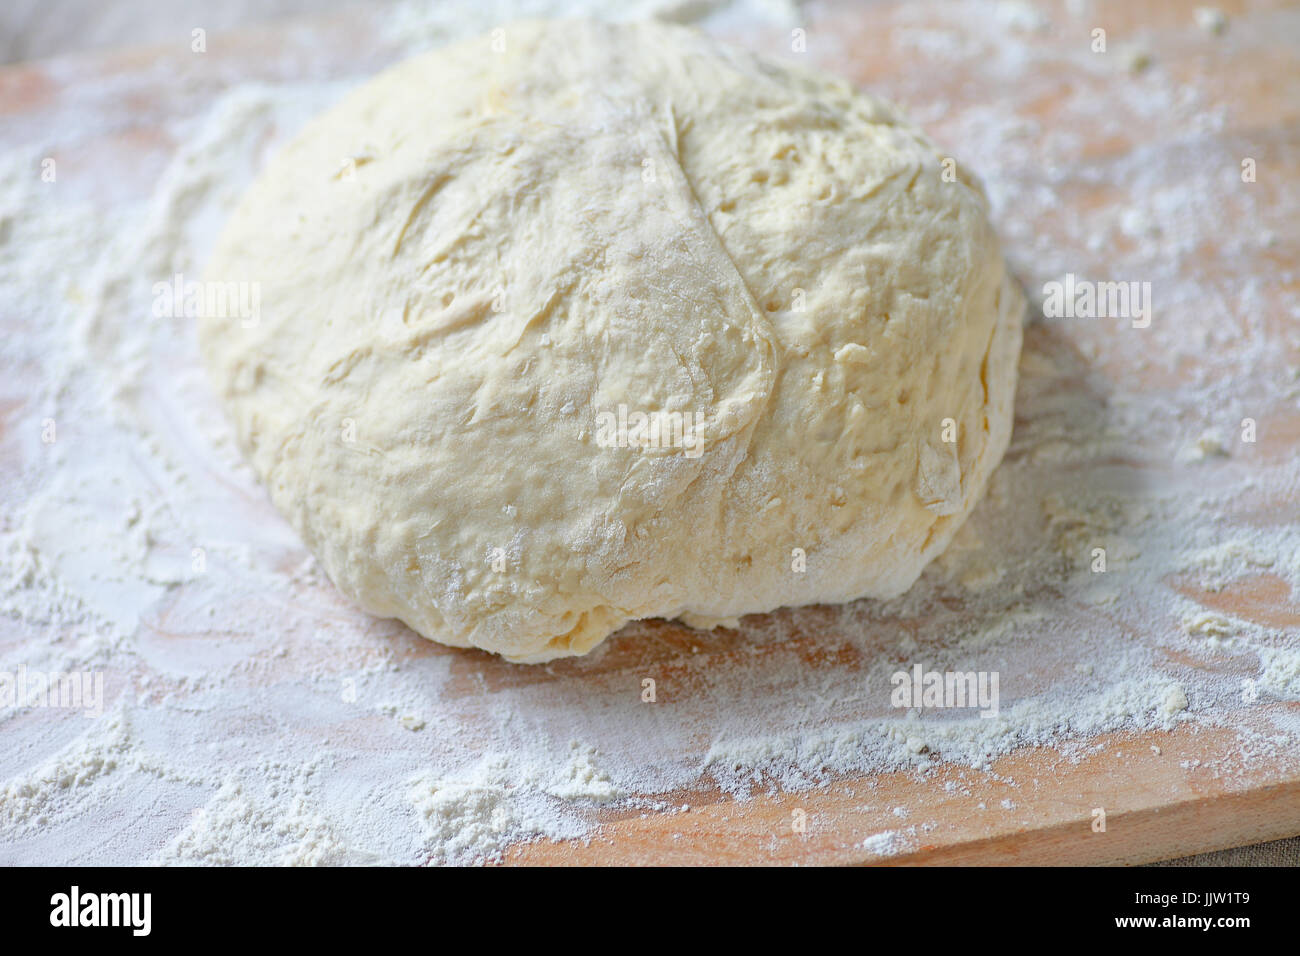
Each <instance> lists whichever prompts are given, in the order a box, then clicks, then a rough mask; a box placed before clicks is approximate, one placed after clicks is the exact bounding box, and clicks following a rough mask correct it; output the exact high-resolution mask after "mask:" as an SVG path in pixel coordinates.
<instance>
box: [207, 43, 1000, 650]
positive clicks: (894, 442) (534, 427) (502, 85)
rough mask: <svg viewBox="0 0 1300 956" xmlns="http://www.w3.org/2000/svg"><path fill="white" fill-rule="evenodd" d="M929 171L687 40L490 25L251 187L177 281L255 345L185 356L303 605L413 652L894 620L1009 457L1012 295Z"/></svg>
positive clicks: (783, 71)
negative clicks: (871, 607) (892, 606)
mask: <svg viewBox="0 0 1300 956" xmlns="http://www.w3.org/2000/svg"><path fill="white" fill-rule="evenodd" d="M944 169H945V166H944V164H943V163H942V156H941V154H939V153H938V152H936V150H935V148H934V147H933V146H932V145H931V144H930V142H929V141H928V140H927V139H926V138H925V137H924V136H923V135H922V134H921V133H920V132H918V131H917V130H916V129H915V128H913V127H912V126H910V125H908V124H907V123H906V122H904V121H903V120H902V119H900V118H899V116H898V115H897V114H896V113H895V112H894V111H893V110H892V109H891V108H890V107H888V106H886V105H884V104H882V103H880V102H878V101H876V100H874V99H871V98H869V97H867V96H865V95H862V94H860V93H856V92H854V91H853V90H852V89H851V87H850V86H849V85H848V84H846V83H844V82H842V81H839V80H834V79H829V78H825V77H822V76H818V75H814V74H811V73H807V72H804V71H802V70H800V69H795V68H792V67H790V66H786V65H784V64H782V63H778V62H775V61H773V60H769V59H764V58H762V57H758V56H754V55H750V54H747V53H742V52H737V51H734V50H730V49H727V48H725V47H721V46H719V45H717V44H716V43H715V42H713V41H711V40H709V39H708V38H706V37H704V36H702V35H700V34H697V33H695V32H693V31H690V30H688V29H685V28H681V27H676V26H670V25H660V24H643V25H631V26H629V25H613V24H605V23H592V22H565V21H560V22H550V23H520V24H514V25H511V26H509V27H506V28H503V29H502V30H499V31H495V32H494V33H493V34H491V35H488V36H485V37H483V38H481V39H478V40H475V41H470V42H467V43H463V44H459V45H456V46H453V47H451V48H448V49H445V50H441V51H437V52H434V53H431V54H428V55H425V56H422V57H419V58H417V59H414V60H411V61H409V62H406V63H403V64H401V65H399V66H397V67H396V68H394V69H392V70H390V71H388V72H386V73H384V74H383V75H381V76H379V77H378V78H376V79H375V80H373V81H372V82H370V83H368V84H366V85H365V86H363V87H361V88H360V89H358V90H357V91H355V92H354V93H352V94H351V95H350V96H349V97H347V98H346V99H345V100H344V101H343V102H342V103H341V104H340V105H339V106H337V107H335V108H334V109H332V110H331V111H329V112H328V113H326V114H325V115H324V116H322V117H320V118H319V119H318V120H316V121H315V122H313V123H312V124H311V125H310V126H309V127H308V128H307V129H306V130H305V131H304V132H303V133H302V134H301V135H300V136H299V137H298V138H297V140H296V141H295V142H294V143H293V144H292V145H290V146H289V147H288V148H287V149H286V150H285V151H284V152H283V153H282V154H281V155H280V156H279V157H278V158H277V159H276V160H275V161H274V162H273V163H272V164H271V165H270V166H269V168H268V169H267V170H266V171H265V173H264V174H263V175H262V176H261V177H260V179H259V180H258V181H257V182H256V184H255V185H254V186H252V187H251V188H250V190H249V191H248V193H247V195H246V196H245V197H244V199H243V201H242V203H241V204H240V206H239V208H238V210H237V211H236V212H235V213H234V215H233V217H232V219H231V221H230V223H229V224H228V226H227V228H226V229H225V231H224V232H223V234H222V236H221V238H220V240H219V242H218V246H217V248H216V251H215V254H214V255H213V258H212V261H211V264H210V267H209V269H208V272H207V276H206V278H207V280H208V281H209V282H211V283H218V282H240V281H244V282H256V283H258V284H259V285H258V288H259V290H260V309H259V314H258V315H257V317H256V318H257V321H256V322H254V321H249V320H248V319H244V320H242V321H241V320H240V319H239V318H223V317H220V316H215V315H208V316H205V317H204V318H203V319H202V320H201V336H202V344H203V348H204V352H205V355H206V358H207V360H208V362H209V365H210V368H211V371H212V373H213V376H214V378H215V381H216V382H217V383H218V386H219V389H220V390H221V392H222V394H223V396H224V399H225V401H226V403H227V406H228V408H229V411H230V413H231V415H232V417H233V419H234V421H235V424H236V427H237V431H238V436H239V440H240V443H241V445H242V447H243V449H244V451H245V453H246V454H247V456H248V458H249V460H250V461H251V462H252V464H253V466H254V468H255V469H256V471H257V472H258V473H259V474H260V475H261V476H262V478H263V479H264V480H265V482H266V484H267V486H268V487H269V489H270V493H271V496H272V498H273V500H274V502H275V504H276V505H277V506H278V507H279V509H280V510H281V511H282V512H283V513H284V514H285V515H286V516H287V517H288V518H289V520H290V521H291V522H292V523H293V524H294V526H295V527H296V528H297V529H298V530H299V532H300V533H301V534H302V536H303V538H304V539H305V540H306V542H307V544H308V545H309V547H310V548H311V549H312V551H313V552H314V553H315V554H316V556H317V558H318V559H319V560H320V561H321V563H322V564H323V566H324V567H325V569H326V571H327V572H328V573H329V575H330V576H331V578H332V579H333V580H334V581H335V583H336V584H337V585H338V586H339V587H340V588H341V589H342V590H343V591H344V592H345V593H346V594H348V595H349V596H350V597H351V598H352V599H353V600H355V601H356V602H357V603H358V604H360V605H361V606H362V607H364V608H365V609H367V610H368V611H370V612H372V613H374V614H378V615H383V616H392V617H396V618H400V619H401V620H403V621H405V622H406V623H407V624H409V625H410V626H411V627H412V628H414V629H415V630H416V631H418V632H420V633H421V634H423V635H424V636H426V637H429V638H432V639H434V640H438V641H442V642H444V643H447V644H453V645H457V646H477V647H482V648H486V649H488V650H490V651H495V652H496V653H499V654H502V655H505V656H506V657H508V658H510V659H511V660H516V661H545V660H549V659H551V658H555V657H560V656H564V655H572V654H582V653H585V652H587V651H589V650H590V649H591V648H592V647H593V646H594V645H595V644H597V643H598V642H599V641H601V640H602V639H604V638H605V637H606V636H607V635H609V634H610V633H611V632H612V631H614V630H615V629H617V628H618V627H619V626H620V625H621V624H623V623H624V622H626V621H628V620H632V619H636V618H644V617H651V616H662V617H669V618H672V617H679V618H681V619H683V620H685V621H687V622H688V623H691V624H695V625H700V626H709V625H713V624H717V623H719V622H725V621H731V620H734V619H735V618H736V617H737V616H739V615H742V614H747V613H751V612H759V611H767V610H771V609H774V608H777V607H780V606H782V605H792V604H806V603H811V602H829V601H849V600H852V599H855V598H860V597H864V596H867V597H878V598H885V597H890V596H893V595H897V594H899V593H901V592H902V591H904V590H906V589H907V588H908V587H909V586H910V585H911V584H912V583H913V582H914V581H915V580H916V578H917V576H918V575H919V574H920V572H921V569H922V568H923V567H924V566H925V564H926V563H927V562H928V561H929V560H930V559H931V558H932V557H934V556H935V555H936V554H937V553H938V552H939V551H941V550H942V549H943V548H944V546H945V545H946V544H947V543H948V541H949V539H950V538H951V537H952V535H953V534H954V532H955V531H956V530H957V528H958V527H959V526H960V524H961V522H962V521H963V519H964V518H965V517H966V515H967V513H968V512H969V511H970V509H971V508H972V506H973V505H974V503H975V501H976V500H977V499H978V498H979V496H980V494H981V492H982V490H983V488H984V485H985V483H986V481H987V479H988V476H989V473H990V472H991V471H992V469H993V468H994V466H995V465H996V464H997V462H998V460H999V458H1000V457H1001V455H1002V453H1003V451H1004V450H1005V448H1006V445H1007V441H1008V438H1009V433H1010V429H1011V411H1012V398H1013V392H1014V390H1015V382H1016V374H1015V371H1016V362H1017V356H1018V354H1019V349H1020V337H1021V330H1020V320H1021V314H1022V312H1023V309H1024V303H1023V299H1022V296H1021V294H1020V292H1019V289H1018V287H1017V286H1016V285H1015V284H1014V283H1013V282H1012V281H1011V280H1010V279H1009V277H1008V275H1007V271H1006V268H1005V266H1004V263H1003V260H1002V257H1001V254H1000V252H999V249H998V244H997V241H996V238H995V236H994V234H993V232H992V230H991V228H990V226H989V222H988V215H987V209H986V200H985V198H984V196H983V194H982V192H981V190H980V188H979V186H978V185H977V184H976V183H975V182H974V181H973V180H971V179H970V178H968V177H967V176H966V174H965V172H964V171H963V170H962V168H961V167H960V166H958V167H957V178H956V181H945V177H944V176H943V172H944ZM637 413H641V414H644V415H646V416H647V421H654V422H657V423H658V424H660V425H661V431H660V434H659V436H658V438H656V436H655V435H654V434H653V433H647V432H645V431H642V432H640V433H638V432H637V429H636V424H637V422H638V419H637ZM674 413H681V415H680V417H674ZM946 419H950V420H951V422H945V420H946ZM623 420H626V421H627V422H628V423H629V426H630V429H631V431H632V433H631V434H629V433H627V432H625V431H619V430H618V429H617V428H611V427H610V423H611V422H613V421H617V422H622V421H623ZM946 425H947V429H948V434H947V435H945V426H946ZM953 437H955V439H956V440H955V441H950V440H945V438H953Z"/></svg>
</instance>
